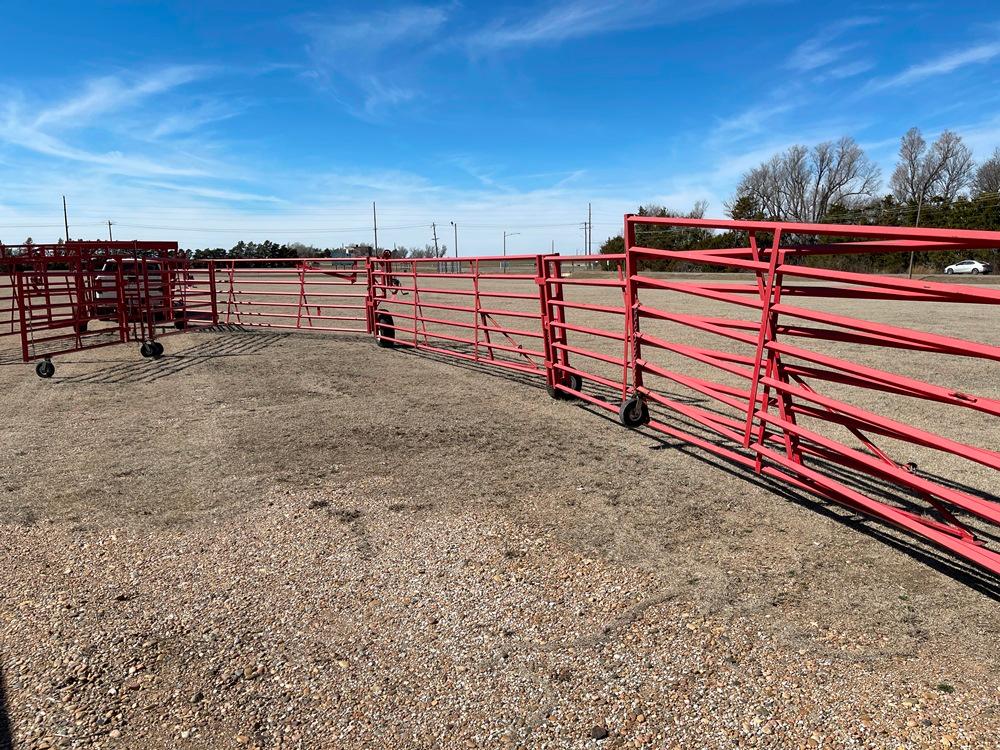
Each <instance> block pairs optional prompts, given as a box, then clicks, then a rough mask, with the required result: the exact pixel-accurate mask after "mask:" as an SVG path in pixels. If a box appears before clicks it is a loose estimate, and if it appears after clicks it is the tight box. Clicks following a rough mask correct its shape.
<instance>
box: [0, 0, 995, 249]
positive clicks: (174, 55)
mask: <svg viewBox="0 0 1000 750" xmlns="http://www.w3.org/2000/svg"><path fill="white" fill-rule="evenodd" d="M990 5H991V4H989V3H982V2H961V1H951V2H948V3H944V2H913V3H909V2H901V3H893V2H849V1H848V2H836V3H825V2H795V1H793V0H787V1H781V0H771V1H767V2H755V1H753V0H683V1H681V0H675V1H673V2H669V1H663V0H639V1H638V2H631V3H625V4H619V3H613V2H605V1H603V0H570V2H563V3H548V2H545V3H524V2H521V3H504V2H491V3H475V2H444V3H390V2H386V3H373V4H368V3H364V4H362V3H316V2H297V1H295V0H291V1H288V2H281V3H278V2H272V3H266V2H258V1H256V0H245V1H244V2H241V3H229V2H212V1H211V0H202V1H200V2H196V1H194V0H191V1H189V2H159V3H150V2H141V1H140V0H118V1H117V2H110V1H102V0H90V2H86V3H80V2H72V3H71V2H57V1H48V2H34V3H29V2H8V3H6V4H5V8H4V16H3V24H2V25H0V43H2V47H3V50H4V55H3V61H2V63H0V239H2V240H4V241H6V242H9V243H10V242H18V241H21V240H23V239H24V237H26V236H28V235H31V236H32V237H33V238H34V239H35V240H36V241H54V240H55V239H56V238H58V237H59V236H61V235H62V234H63V232H62V227H61V220H62V216H61V204H60V196H61V195H63V194H65V195H66V197H67V200H68V202H69V206H70V223H71V235H72V236H74V237H77V236H84V237H100V236H104V233H106V231H107V227H106V224H105V225H104V227H103V229H102V226H101V224H102V222H107V220H109V219H110V220H112V221H114V222H115V224H116V225H117V227H116V230H115V231H116V238H135V237H145V238H151V239H154V238H155V239H177V240H179V241H180V242H181V244H182V246H186V247H202V246H217V245H220V246H227V245H231V244H232V243H233V242H234V241H235V240H237V239H240V238H244V239H264V238H271V239H274V240H277V241H281V242H292V241H301V242H307V243H314V244H318V245H335V244H341V243H342V242H354V241H366V240H367V241H370V237H371V232H370V225H371V202H372V201H373V200H374V201H377V202H378V206H379V223H380V225H382V229H381V230H380V233H379V240H380V244H382V245H391V244H392V243H394V242H395V243H400V244H406V245H421V246H422V245H423V244H424V243H426V242H428V241H430V238H431V229H430V225H431V223H432V222H436V223H437V225H438V232H439V236H441V237H442V238H444V239H445V240H446V241H447V242H448V244H449V246H450V245H451V242H452V229H451V226H450V225H449V222H451V221H455V222H457V223H458V225H459V248H460V251H461V253H462V254H463V255H465V254H471V253H487V252H493V251H497V250H499V247H500V244H501V237H502V232H503V231H504V230H506V231H509V232H518V233H519V234H518V235H516V236H515V237H512V238H511V239H510V240H509V241H508V243H509V244H508V246H509V249H510V250H511V251H514V252H535V251H541V250H547V249H548V248H549V247H550V246H551V244H550V243H554V244H555V248H556V250H557V251H563V252H575V251H579V249H580V246H581V244H582V237H583V233H582V230H581V228H580V223H581V222H582V221H584V219H585V218H586V209H587V203H588V202H592V203H593V206H594V238H595V240H596V241H600V240H602V239H603V238H605V237H607V236H609V235H611V234H614V233H616V232H617V231H618V230H619V228H620V224H621V215H622V214H623V213H624V212H625V211H627V210H632V209H634V207H635V206H636V205H638V204H639V203H641V202H651V201H652V202H658V203H662V204H665V205H668V206H670V207H673V208H676V209H687V208H689V207H690V206H691V204H693V202H694V201H696V200H707V201H708V202H709V211H708V213H709V214H710V215H713V216H721V215H722V214H723V213H724V210H725V209H724V205H723V201H724V200H725V199H726V198H727V197H729V195H731V193H732V190H733V187H734V185H735V183H736V180H737V179H738V178H739V175H740V173H741V172H742V171H744V170H746V169H747V168H749V167H751V166H753V165H754V164H756V163H757V162H759V161H761V160H762V159H764V158H766V157H767V156H769V155H770V154H771V153H772V152H774V151H776V150H779V149H782V148H784V147H787V146H788V145H791V144H793V143H806V144H811V143H814V142H817V141H820V140H825V139H831V138H837V137H839V136H841V135H845V134H847V135H852V136H854V137H855V138H857V140H858V141H859V142H860V143H861V144H862V145H864V146H865V148H866V149H867V150H868V152H869V154H870V155H871V156H872V157H873V158H874V159H875V160H876V161H878V162H879V163H880V164H882V165H883V171H884V175H885V176H886V177H887V176H888V172H889V170H891V166H892V163H893V161H894V157H895V151H896V148H897V144H898V139H899V136H900V135H901V134H902V133H903V132H904V131H905V130H906V129H907V128H909V127H911V126H914V125H915V126H918V127H920V128H921V129H923V130H924V131H925V134H927V135H930V136H933V135H934V134H935V133H937V132H939V131H940V130H942V129H944V128H952V129H955V130H957V131H958V132H959V133H960V134H961V135H962V136H963V137H964V138H965V139H966V141H967V142H968V143H969V145H971V146H972V148H973V150H974V152H975V154H976V157H977V158H980V159H982V158H985V157H987V156H988V155H989V154H990V153H991V152H992V151H993V149H994V148H995V147H996V146H998V145H1000V85H998V84H1000V6H998V7H990ZM236 7H238V8H239V9H238V10H236V9H235V8H236Z"/></svg>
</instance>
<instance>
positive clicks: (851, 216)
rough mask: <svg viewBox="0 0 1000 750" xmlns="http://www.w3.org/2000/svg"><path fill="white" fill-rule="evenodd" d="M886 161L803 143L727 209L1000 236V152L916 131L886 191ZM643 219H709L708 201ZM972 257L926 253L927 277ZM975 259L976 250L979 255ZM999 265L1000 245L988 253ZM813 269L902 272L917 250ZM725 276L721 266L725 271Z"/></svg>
mask: <svg viewBox="0 0 1000 750" xmlns="http://www.w3.org/2000/svg"><path fill="white" fill-rule="evenodd" d="M882 187H883V186H882V175H881V170H880V169H879V167H878V165H877V164H875V163H874V162H873V161H872V160H871V159H870V158H869V157H868V155H867V154H866V153H865V151H864V149H863V148H862V147H861V146H860V145H859V144H858V143H857V142H856V141H855V140H854V139H853V138H850V137H844V138H841V139H840V140H837V141H827V142H824V143H819V144H817V145H815V146H812V147H811V148H810V147H807V146H803V145H795V146H792V147H790V148H788V149H787V150H785V151H783V152H781V153H777V154H774V155H773V156H772V157H771V158H770V159H768V160H767V161H765V162H763V163H761V164H760V165H758V166H756V167H754V168H752V169H750V170H749V171H747V172H745V173H744V174H743V175H742V177H741V178H740V181H739V183H738V184H737V186H736V190H735V192H734V195H733V196H732V198H730V200H728V201H727V202H726V204H725V207H726V213H727V214H728V215H729V216H730V217H731V218H733V219H744V220H757V221H782V222H800V223H807V224H821V223H834V224H857V225H881V226H921V227H945V228H952V229H988V230H1000V148H997V149H996V150H995V151H994V152H993V154H992V156H990V157H989V158H988V159H986V160H985V161H984V162H982V163H981V164H976V163H975V161H974V159H973V157H972V151H971V149H969V147H968V146H967V145H966V144H965V143H964V142H963V141H962V138H961V136H960V135H958V134H957V133H955V132H953V131H951V130H946V131H944V132H943V133H941V135H939V136H938V137H937V139H935V140H934V142H933V143H928V142H927V140H926V139H925V138H924V137H923V135H922V134H921V132H920V130H919V129H917V128H911V129H910V130H909V131H907V132H906V134H905V135H904V136H903V137H902V138H901V139H900V147H899V155H898V160H897V162H896V165H895V168H894V169H893V171H892V174H891V175H890V176H889V181H888V192H882ZM637 213H638V215H640V216H660V217H680V216H688V217H694V218H700V217H702V216H704V213H705V204H704V203H699V204H696V205H695V207H694V208H693V209H692V210H691V211H689V212H687V213H678V212H675V211H672V210H670V209H668V208H665V207H663V206H658V205H644V206H640V207H639V210H638V212H637ZM636 241H637V242H638V243H639V244H641V245H643V246H645V247H652V248H656V249H676V250H680V249H683V250H694V249H705V248H718V247H742V246H745V245H746V241H747V240H746V233H744V232H724V233H716V232H712V231H710V230H703V229H694V228H687V227H662V226H655V225H647V226H641V225H640V226H639V227H637V237H636ZM623 248H624V242H623V240H622V238H621V236H620V235H619V236H617V237H611V238H609V239H608V240H607V241H606V242H605V243H604V245H602V247H601V252H602V253H614V252H621V251H622V250H623ZM967 255H968V251H957V252H953V253H916V254H915V256H914V267H915V270H916V271H917V272H918V273H935V272H937V273H940V272H941V270H942V268H943V266H944V265H946V264H948V263H952V262H955V261H957V260H962V259H963V258H964V257H966V256H967ZM974 255H975V254H974ZM978 255H979V256H980V257H981V259H983V260H989V261H991V262H992V263H993V267H994V268H997V266H998V261H1000V257H998V255H1000V253H998V250H997V249H993V250H987V251H980V252H979V253H978ZM807 262H809V263H810V264H815V265H822V266H825V267H830V268H841V269H845V270H857V271H874V272H881V273H899V272H905V271H907V270H908V265H909V262H910V254H909V253H893V254H888V255H829V256H814V257H810V258H809V259H808V261H807ZM649 265H650V266H651V267H653V268H654V269H658V270H679V271H683V270H692V271H694V270H709V268H708V267H707V266H705V267H700V266H698V265H697V264H691V263H687V262H682V261H667V262H653V263H650V264H649ZM715 270H718V268H715Z"/></svg>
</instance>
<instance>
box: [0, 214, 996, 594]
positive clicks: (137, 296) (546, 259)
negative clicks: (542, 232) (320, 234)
mask: <svg viewBox="0 0 1000 750" xmlns="http://www.w3.org/2000/svg"><path fill="white" fill-rule="evenodd" d="M640 227H644V228H643V229H641V230H640V229H639V228H640ZM690 227H696V228H700V229H707V230H713V231H714V230H725V231H729V232H735V233H741V234H740V235H739V236H742V237H743V238H744V246H743V247H738V248H726V249H703V250H670V249H668V250H663V249H655V248H650V247H645V246H643V245H642V244H641V243H640V242H639V241H638V238H639V237H640V236H644V235H642V234H640V232H657V233H661V234H662V233H666V234H665V236H667V237H669V236H670V232H672V231H675V230H676V229H677V228H690ZM117 244H118V243H91V246H90V247H86V248H79V247H78V248H75V249H72V248H69V247H68V246H67V247H62V246H60V249H58V250H56V249H52V248H45V249H43V250H41V251H40V250H38V249H37V248H34V249H30V250H25V249H22V250H20V251H18V250H14V251H9V249H5V252H4V253H3V255H2V257H0V262H2V263H3V264H4V265H3V267H0V272H2V273H0V335H2V334H10V333H20V334H21V337H22V354H23V358H24V359H25V360H26V361H28V360H35V359H41V360H42V362H41V363H39V368H40V369H39V374H40V375H43V377H47V376H50V375H51V371H52V365H51V357H52V356H53V355H54V354H58V353H62V352H68V351H77V350H80V349H85V348H92V347H94V346H104V345H107V344H111V343H120V342H124V341H132V340H137V341H141V342H142V344H143V354H144V355H146V356H154V357H155V356H158V353H162V347H160V345H159V343H158V342H157V341H156V339H157V338H158V337H160V336H163V335H166V334H167V333H168V332H175V331H177V330H183V329H186V328H188V327H192V326H211V325H215V324H218V323H225V324H234V325H240V326H245V327H250V328H252V327H263V328H281V329H292V330H299V331H337V332H348V333H363V334H374V337H375V341H376V343H378V344H379V346H383V347H408V348H411V349H415V350H419V351H424V352H428V353H431V354H433V355H435V356H441V357H447V358H455V359H457V360H462V361H466V362H472V363H475V364H477V365H481V366H484V367H489V368H500V369H503V370H507V371H513V372H517V373H519V374H522V375H529V376H538V377H541V378H544V379H545V382H546V385H547V386H548V390H549V393H550V394H551V395H552V396H553V397H556V398H569V397H572V398H579V399H582V400H584V401H586V402H588V403H590V404H593V405H595V406H597V407H599V408H603V409H606V410H609V411H612V412H615V413H617V415H618V418H619V420H620V422H621V423H622V424H623V425H625V426H627V427H640V426H647V427H648V428H650V429H652V430H654V431H657V432H660V433H663V434H665V435H669V436H670V437H672V438H675V439H678V440H681V441H684V442H687V443H690V444H692V445H695V446H697V447H699V448H701V449H703V450H705V451H707V452H709V453H711V454H713V455H715V456H718V457H721V458H724V459H726V460H728V461H732V462H735V463H736V464H739V465H741V466H743V467H745V468H746V469H748V470H750V471H752V472H755V473H757V474H760V475H763V476H766V477H768V478H770V479H772V480H775V481H778V482H781V483H784V484H787V485H789V486H791V487H794V488H796V489H799V490H805V491H808V492H810V493H813V494H815V495H818V496H819V497H822V498H824V499H825V500H828V501H831V502H834V503H837V504H840V505H842V506H844V507H847V508H849V509H850V510H852V511H856V512H858V513H862V514H865V515H867V516H870V517H873V518H876V519H878V520H880V521H882V522H885V523H888V524H891V525H893V526H895V527H897V528H900V529H903V530H905V531H907V532H909V533H911V534H913V535H915V536H917V537H919V538H921V539H923V540H925V541H927V542H929V543H931V544H933V545H935V546H937V547H938V548H941V549H944V550H947V551H948V552H950V553H952V554H954V555H956V556H958V557H960V558H962V559H964V560H966V561H968V562H971V563H973V564H975V565H977V566H979V567H980V568H983V569H985V570H988V571H990V572H991V573H994V574H997V575H1000V552H998V551H997V549H996V547H997V543H998V540H1000V499H998V497H997V494H998V493H1000V482H998V477H1000V474H998V471H1000V452H998V451H997V449H996V447H997V445H998V444H1000V432H998V427H1000V421H998V420H997V417H1000V400H998V398H1000V377H998V368H997V362H998V361H1000V347H998V346H997V345H996V343H986V341H989V340H991V337H992V341H994V342H995V341H996V335H997V327H996V326H997V321H998V318H997V314H996V310H997V307H996V306H997V305H1000V289H997V288H993V287H991V286H986V285H973V284H953V283H947V284H946V283H940V282H936V281H924V280H909V279H904V278H899V277H894V276H885V275H875V274H865V273H854V272H846V271H839V270H832V269H830V268H828V267H822V264H821V261H820V259H819V257H820V256H829V257H830V258H832V259H834V260H836V258H837V257H842V256H845V255H851V254H855V255H874V256H879V255H885V254H893V253H903V252H908V251H911V250H914V251H920V252H931V253H933V252H954V251H962V252H963V253H964V252H966V251H968V252H972V251H973V250H976V249H982V248H994V247H997V246H1000V233H992V232H963V231H953V230H935V229H907V228H899V227H868V226H864V227H862V226H835V225H806V224H788V223H772V222H746V221H716V220H701V219H660V218H650V217H638V216H626V218H625V252H624V253H619V254H611V255H598V256H566V257H563V256H558V255H531V256H516V257H479V258H461V259H454V260H450V259H449V260H445V259H394V258H378V259H373V258H364V259H354V258H312V259H304V258H291V259H262V260H235V259H226V260H217V261H200V262H191V261H188V260H187V259H186V258H185V257H184V256H183V255H181V254H179V253H176V252H175V250H176V245H172V246H171V247H168V248H163V247H159V246H156V245H155V243H145V244H142V243H124V244H127V245H129V249H130V253H125V252H123V251H124V250H125V248H119V247H112V245H117ZM98 245H101V246H102V247H104V250H103V251H102V252H99V251H98V247H97V246H98ZM53 247H54V246H53ZM115 251H118V252H117V254H115ZM678 261H680V262H684V263H687V264H689V265H693V266H696V267H698V268H700V269H705V268H709V269H712V270H713V271H716V272H717V273H714V274H705V273H701V274H693V275H684V274H677V273H664V272H663V269H664V268H665V267H667V266H669V264H673V263H676V262H678ZM824 263H825V262H824ZM825 265H832V264H831V263H825ZM658 268H659V269H660V270H658ZM718 272H725V273H718ZM4 279H6V280H7V282H6V284H7V286H4ZM903 302H906V303H910V304H907V305H902V304H900V303H903ZM921 307H923V308H926V309H928V310H932V311H933V313H934V314H933V315H931V316H925V319H926V320H928V321H929V323H928V324H925V325H924V327H923V329H921V328H917V327H914V325H915V324H914V323H913V321H911V320H910V318H911V317H912V311H914V310H917V309H919V308H921ZM5 311H9V312H7V313H6V317H4V312H5ZM956 327H964V328H966V329H969V330H970V335H969V338H958V337H955V336H953V335H950V333H949V331H951V330H954V329H955V328H956ZM956 361H961V362H962V366H961V367H960V368H956V367H955V365H954V363H955V362H956ZM946 363H947V364H950V369H949V368H948V367H945V366H944V365H945V364H946ZM41 368H45V371H44V372H43V371H42V369H41ZM957 378H960V381H961V382H956V379H957Z"/></svg>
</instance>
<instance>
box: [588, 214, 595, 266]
mask: <svg viewBox="0 0 1000 750" xmlns="http://www.w3.org/2000/svg"><path fill="white" fill-rule="evenodd" d="M593 247H594V214H593V212H592V211H591V208H590V204H589V203H588V204H587V255H590V253H591V250H592V248H593Z"/></svg>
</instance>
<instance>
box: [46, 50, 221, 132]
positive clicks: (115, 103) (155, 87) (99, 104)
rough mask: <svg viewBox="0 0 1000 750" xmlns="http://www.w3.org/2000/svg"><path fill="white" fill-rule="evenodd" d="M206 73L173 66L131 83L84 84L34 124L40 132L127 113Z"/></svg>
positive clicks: (100, 81)
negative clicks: (79, 91) (142, 102)
mask: <svg viewBox="0 0 1000 750" xmlns="http://www.w3.org/2000/svg"><path fill="white" fill-rule="evenodd" d="M209 70H210V69H209V68H207V67H205V66H200V65H175V66H171V67H168V68H164V69H162V70H158V71H154V72H152V73H150V74H149V75H146V76H144V77H141V78H138V79H136V80H134V81H131V82H128V81H123V80H122V79H121V78H118V77H115V76H106V77H104V78H98V79H95V80H92V81H89V82H87V84H86V86H85V89H84V91H83V93H82V94H80V95H79V96H76V97H73V98H72V99H69V100H67V101H64V102H60V103H59V104H56V105H54V106H52V107H49V108H48V109H45V110H43V111H42V112H41V113H40V114H39V115H38V117H37V118H36V119H35V121H34V124H35V126H36V127H39V128H41V127H43V126H69V127H74V126H80V125H81V124H84V123H87V122H91V121H93V120H94V119H95V118H96V117H99V116H101V115H104V114H107V113H108V112H116V111H121V110H124V109H127V108H129V107H132V106H135V105H137V104H139V103H140V102H141V101H142V100H144V99H147V98H148V97H150V96H153V95H155V94H160V93H163V92H165V91H169V90H171V89H175V88H177V87H178V86H183V85H184V84H187V83H191V82H192V81H195V80H198V79H199V78H203V77H204V76H205V75H206V74H207V73H208V72H209Z"/></svg>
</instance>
